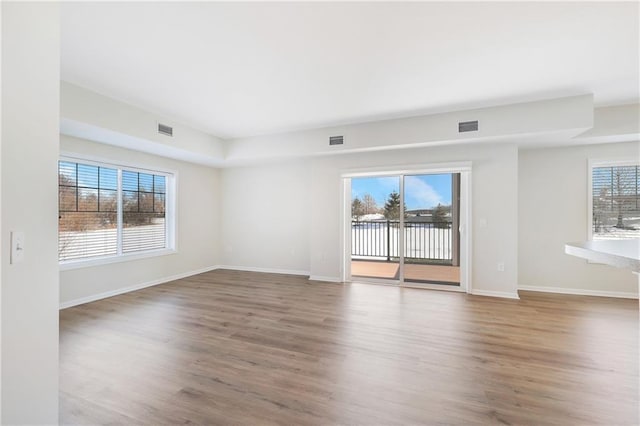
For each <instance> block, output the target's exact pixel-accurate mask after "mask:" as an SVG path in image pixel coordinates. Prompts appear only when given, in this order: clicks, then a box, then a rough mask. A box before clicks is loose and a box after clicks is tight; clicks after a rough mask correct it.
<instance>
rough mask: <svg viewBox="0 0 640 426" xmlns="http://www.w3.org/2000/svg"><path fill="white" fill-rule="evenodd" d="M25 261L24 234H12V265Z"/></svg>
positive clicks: (18, 232)
mask: <svg viewBox="0 0 640 426" xmlns="http://www.w3.org/2000/svg"><path fill="white" fill-rule="evenodd" d="M23 260H24V232H21V231H13V232H11V264H15V263H20V262H22V261H23Z"/></svg>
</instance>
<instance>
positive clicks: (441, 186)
mask: <svg viewBox="0 0 640 426" xmlns="http://www.w3.org/2000/svg"><path fill="white" fill-rule="evenodd" d="M403 188H404V202H405V210H404V244H403V247H404V250H403V255H404V257H403V261H404V268H403V272H404V281H405V282H412V283H429V284H446V285H460V256H459V247H460V233H459V227H460V174H459V173H441V174H420V175H408V176H404V185H403Z"/></svg>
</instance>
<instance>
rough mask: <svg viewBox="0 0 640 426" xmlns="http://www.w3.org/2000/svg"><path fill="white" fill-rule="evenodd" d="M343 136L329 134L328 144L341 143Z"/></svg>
mask: <svg viewBox="0 0 640 426" xmlns="http://www.w3.org/2000/svg"><path fill="white" fill-rule="evenodd" d="M343 143H344V136H329V145H342V144H343Z"/></svg>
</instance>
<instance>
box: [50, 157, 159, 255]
mask: <svg viewBox="0 0 640 426" xmlns="http://www.w3.org/2000/svg"><path fill="white" fill-rule="evenodd" d="M58 184H59V191H58V198H59V212H60V213H59V259H60V260H71V259H80V258H88V257H94V256H105V255H117V254H118V252H119V251H120V250H119V249H118V205H119V203H118V193H119V192H118V169H116V168H110V167H101V166H94V165H89V164H81V163H74V162H69V161H60V162H59V167H58ZM121 186H122V188H121V189H122V202H121V205H122V221H123V223H122V247H121V252H122V253H130V252H139V251H145V250H153V249H159V248H165V247H166V235H167V233H166V218H165V210H166V195H165V193H166V178H165V177H164V176H159V175H153V174H149V173H139V172H134V171H131V170H122V184H121Z"/></svg>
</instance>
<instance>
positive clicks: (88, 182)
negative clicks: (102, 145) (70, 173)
mask: <svg viewBox="0 0 640 426" xmlns="http://www.w3.org/2000/svg"><path fill="white" fill-rule="evenodd" d="M78 186H82V187H85V188H97V187H98V167H96V166H89V165H87V164H78Z"/></svg>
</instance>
